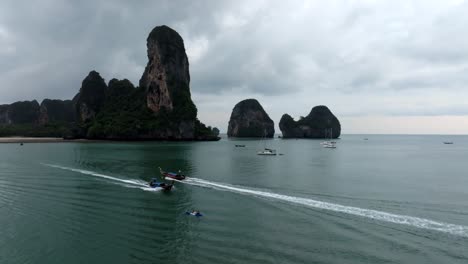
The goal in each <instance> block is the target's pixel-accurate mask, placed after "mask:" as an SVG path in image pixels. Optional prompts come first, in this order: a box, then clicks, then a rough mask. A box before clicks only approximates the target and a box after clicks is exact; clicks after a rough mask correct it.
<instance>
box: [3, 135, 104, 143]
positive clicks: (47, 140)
mask: <svg viewBox="0 0 468 264" xmlns="http://www.w3.org/2000/svg"><path fill="white" fill-rule="evenodd" d="M98 141H101V140H89V139H64V138H55V137H0V144H3V143H4V144H8V143H62V142H80V143H83V142H98Z"/></svg>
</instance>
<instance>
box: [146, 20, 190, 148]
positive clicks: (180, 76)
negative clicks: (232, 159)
mask: <svg viewBox="0 0 468 264" xmlns="http://www.w3.org/2000/svg"><path fill="white" fill-rule="evenodd" d="M147 48H148V50H147V53H148V64H147V66H146V68H145V71H144V73H143V76H142V77H141V79H140V87H141V88H143V89H144V90H145V92H146V105H147V107H148V108H149V109H151V111H153V112H154V113H155V114H156V116H160V118H162V119H169V120H170V122H169V123H170V124H168V127H166V128H163V129H160V130H159V131H158V132H157V133H156V134H157V135H155V136H157V137H171V138H178V139H188V138H194V137H195V136H196V135H195V125H196V122H195V120H196V118H197V108H196V107H195V104H194V103H193V102H192V99H191V94H190V87H189V85H190V74H189V62H188V58H187V54H186V53H185V47H184V41H183V39H182V37H181V36H180V35H179V34H178V33H177V32H176V31H174V30H173V29H171V28H169V27H167V26H158V27H155V28H154V29H153V30H152V31H151V33H150V34H149V36H148V38H147ZM161 115H162V116H161ZM166 116H167V117H168V118H166Z"/></svg>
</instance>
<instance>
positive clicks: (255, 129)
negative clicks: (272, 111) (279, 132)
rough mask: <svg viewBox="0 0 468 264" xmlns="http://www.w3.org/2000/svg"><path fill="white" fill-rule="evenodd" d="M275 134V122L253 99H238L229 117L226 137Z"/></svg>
mask: <svg viewBox="0 0 468 264" xmlns="http://www.w3.org/2000/svg"><path fill="white" fill-rule="evenodd" d="M274 134H275V124H274V123H273V120H271V118H270V117H269V116H268V114H267V113H266V112H265V110H264V109H263V107H262V106H261V105H260V103H259V102H258V101H257V100H255V99H246V100H243V101H240V102H239V103H237V104H236V105H235V106H234V109H233V110H232V113H231V118H230V119H229V126H228V131H227V135H228V137H267V138H272V137H273V135H274Z"/></svg>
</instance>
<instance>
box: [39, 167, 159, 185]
mask: <svg viewBox="0 0 468 264" xmlns="http://www.w3.org/2000/svg"><path fill="white" fill-rule="evenodd" d="M42 165H45V166H48V167H52V168H56V169H62V170H67V171H73V172H78V173H81V174H86V175H90V176H94V177H100V178H104V179H108V180H111V181H113V182H114V183H118V184H120V185H122V186H125V187H128V188H139V189H142V190H144V191H160V190H162V188H151V187H148V183H147V182H145V181H143V180H137V179H120V178H116V177H112V176H109V175H104V174H101V173H97V172H94V171H89V170H81V169H75V168H70V167H64V166H59V165H53V164H45V163H42Z"/></svg>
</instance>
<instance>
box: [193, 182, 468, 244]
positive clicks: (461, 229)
mask: <svg viewBox="0 0 468 264" xmlns="http://www.w3.org/2000/svg"><path fill="white" fill-rule="evenodd" d="M184 183H189V184H193V185H197V186H201V187H210V188H214V189H218V190H227V191H232V192H236V193H241V194H247V195H253V196H259V197H266V198H272V199H277V200H282V201H285V202H290V203H294V204H300V205H304V206H307V207H313V208H318V209H323V210H329V211H333V212H339V213H346V214H350V215H356V216H361V217H366V218H370V219H374V220H379V221H385V222H390V223H395V224H402V225H408V226H412V227H417V228H422V229H428V230H435V231H440V232H444V233H449V234H452V235H458V236H464V237H468V226H463V225H455V224H449V223H444V222H437V221H433V220H429V219H424V218H419V217H414V216H407V215H397V214H392V213H386V212H382V211H377V210H370V209H363V208H359V207H353V206H345V205H340V204H334V203H328V202H322V201H317V200H312V199H308V198H300V197H294V196H288V195H283V194H276V193H270V192H265V191H258V190H253V189H245V188H240V187H236V186H230V185H226V184H221V183H216V182H210V181H206V180H202V179H197V178H188V179H187V180H186V181H184Z"/></svg>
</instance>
